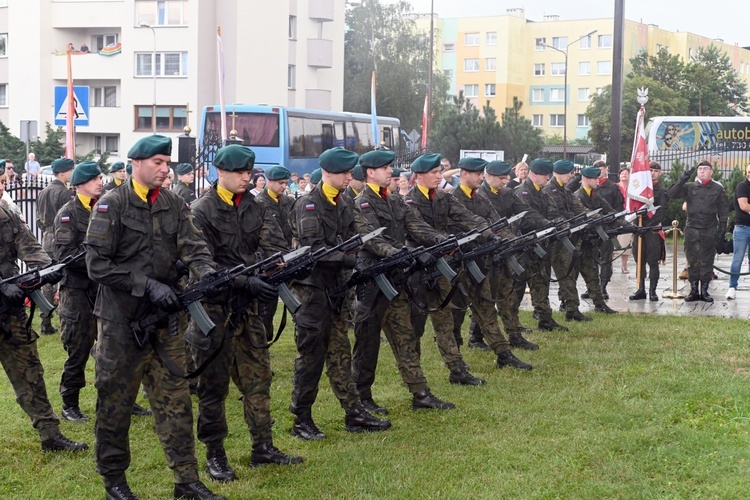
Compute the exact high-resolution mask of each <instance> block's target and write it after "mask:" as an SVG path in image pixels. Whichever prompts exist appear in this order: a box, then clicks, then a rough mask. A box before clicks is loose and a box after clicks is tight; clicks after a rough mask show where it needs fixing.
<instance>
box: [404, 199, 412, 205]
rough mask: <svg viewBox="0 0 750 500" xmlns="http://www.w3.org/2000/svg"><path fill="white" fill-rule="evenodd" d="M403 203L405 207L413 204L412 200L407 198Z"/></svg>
mask: <svg viewBox="0 0 750 500" xmlns="http://www.w3.org/2000/svg"><path fill="white" fill-rule="evenodd" d="M404 201H405V202H406V204H407V205H411V204H412V203H414V200H412V199H411V198H407V199H405V200H404Z"/></svg>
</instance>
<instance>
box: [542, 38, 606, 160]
mask: <svg viewBox="0 0 750 500" xmlns="http://www.w3.org/2000/svg"><path fill="white" fill-rule="evenodd" d="M597 31H598V30H594V31H592V32H590V33H586V34H585V35H582V36H579V37H578V38H576V39H575V40H573V41H572V42H570V43H569V44H567V45H566V46H565V50H562V49H558V48H557V47H553V46H552V45H547V44H546V43H544V42H540V43H539V45H540V46H542V47H547V48H550V49H552V50H556V51H558V52H560V53H562V55H564V56H565V82H564V83H563V122H564V125H563V159H564V160H566V159H567V158H568V48H569V47H570V46H571V45H573V44H574V43H577V42H579V41H581V40H583V39H584V38H586V37H589V36H591V35H593V34H594V33H596V32H597Z"/></svg>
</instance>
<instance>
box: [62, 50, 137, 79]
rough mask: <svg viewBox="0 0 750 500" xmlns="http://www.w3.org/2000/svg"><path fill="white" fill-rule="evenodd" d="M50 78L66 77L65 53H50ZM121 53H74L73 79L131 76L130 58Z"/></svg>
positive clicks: (72, 60)
mask: <svg viewBox="0 0 750 500" xmlns="http://www.w3.org/2000/svg"><path fill="white" fill-rule="evenodd" d="M50 57H51V58H52V61H51V62H52V79H53V80H67V79H68V63H67V59H68V58H67V57H66V56H65V55H51V56H50ZM126 59H127V57H126V56H125V55H123V54H116V55H114V56H100V55H99V54H75V55H73V56H71V64H72V66H73V79H74V80H76V81H80V80H119V79H120V76H122V75H125V76H129V77H131V76H133V64H132V58H130V59H127V60H126Z"/></svg>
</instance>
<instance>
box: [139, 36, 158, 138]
mask: <svg viewBox="0 0 750 500" xmlns="http://www.w3.org/2000/svg"><path fill="white" fill-rule="evenodd" d="M141 28H148V29H150V30H151V34H152V35H153V36H154V50H152V51H151V73H152V74H153V80H154V92H153V94H154V96H153V97H154V99H153V100H154V102H153V104H152V105H151V125H152V127H153V134H154V135H156V30H155V29H154V27H153V26H151V25H150V24H147V23H141Z"/></svg>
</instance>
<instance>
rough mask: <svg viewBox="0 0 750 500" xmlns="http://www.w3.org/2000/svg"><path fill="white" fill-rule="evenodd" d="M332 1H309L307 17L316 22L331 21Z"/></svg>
mask: <svg viewBox="0 0 750 500" xmlns="http://www.w3.org/2000/svg"><path fill="white" fill-rule="evenodd" d="M333 2H334V0H310V4H309V5H310V7H309V13H308V17H309V18H310V19H315V20H318V21H333V19H334V18H333V13H334V8H333V7H334V6H333Z"/></svg>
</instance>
